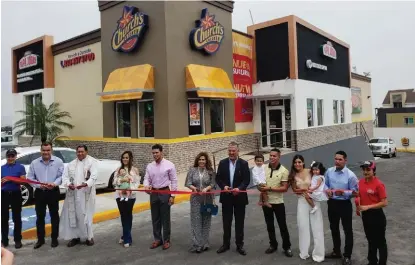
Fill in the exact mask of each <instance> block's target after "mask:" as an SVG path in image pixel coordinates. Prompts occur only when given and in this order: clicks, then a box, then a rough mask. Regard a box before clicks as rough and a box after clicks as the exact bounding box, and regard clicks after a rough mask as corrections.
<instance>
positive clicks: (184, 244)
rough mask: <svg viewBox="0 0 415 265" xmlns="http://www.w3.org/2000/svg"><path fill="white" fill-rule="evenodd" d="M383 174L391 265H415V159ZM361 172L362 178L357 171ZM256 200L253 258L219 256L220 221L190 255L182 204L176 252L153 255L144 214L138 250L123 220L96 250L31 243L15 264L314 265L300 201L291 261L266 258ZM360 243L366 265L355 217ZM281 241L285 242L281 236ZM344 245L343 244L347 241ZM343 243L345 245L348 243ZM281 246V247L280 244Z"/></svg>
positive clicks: (99, 239)
mask: <svg viewBox="0 0 415 265" xmlns="http://www.w3.org/2000/svg"><path fill="white" fill-rule="evenodd" d="M377 162H378V175H379V176H380V178H381V179H382V180H383V181H384V182H385V183H386V187H387V191H388V195H389V202H390V204H389V206H388V207H387V209H386V215H387V218H388V227H387V239H388V244H389V263H388V264H390V265H392V264H393V265H394V264H402V265H415V252H414V249H415V230H414V228H415V207H414V206H413V203H414V201H415V196H414V193H413V192H412V191H413V188H414V187H415V173H414V172H415V171H414V170H415V163H414V162H415V154H399V157H398V158H396V159H395V158H394V159H381V160H378V161H377ZM357 173H360V172H359V170H357ZM257 199H258V198H257V196H256V195H255V196H254V195H252V196H250V205H249V206H248V208H247V216H246V224H245V238H246V239H245V246H246V250H247V251H248V255H247V256H245V257H242V256H240V255H239V254H237V253H236V251H235V248H234V246H233V247H232V249H231V251H229V252H227V253H224V254H221V255H218V254H216V249H217V248H218V247H219V246H220V245H221V241H222V223H221V216H218V217H215V218H214V219H213V223H212V233H211V237H210V242H211V246H212V250H210V251H209V252H206V253H203V254H199V255H198V254H191V253H188V252H187V250H188V247H189V224H190V219H189V205H188V203H183V204H180V205H175V206H174V208H173V209H172V222H173V223H172V247H171V248H170V249H169V250H166V251H163V250H161V249H156V250H150V249H149V245H150V243H151V241H152V232H151V231H152V229H151V220H150V213H149V212H148V211H147V212H143V213H141V214H138V215H135V216H134V224H133V239H134V245H133V246H132V247H131V248H129V249H125V248H123V247H121V246H120V245H118V244H117V241H118V238H119V236H120V229H121V226H120V221H119V219H116V220H112V221H108V222H103V223H100V224H98V225H96V227H95V228H94V231H95V242H96V244H95V246H93V247H87V246H85V245H80V246H76V247H74V248H67V247H66V246H65V242H62V241H61V245H60V246H59V247H58V248H56V249H52V248H51V247H50V245H49V244H50V242H49V241H48V242H47V243H48V244H47V245H45V246H43V247H42V248H41V249H38V250H33V246H32V244H33V242H29V243H26V244H25V246H24V247H23V248H22V249H20V250H14V249H13V248H12V247H10V249H11V250H12V251H13V252H14V253H15V264H25V265H26V264H31V265H35V264H76V265H83V264H85V265H91V264H99V265H106V264H111V265H121V264H154V265H156V264H163V265H164V264H167V265H182V264H183V265H184V264H192V265H193V264H216V265H225V264H226V265H228V264H229V265H231V264H247V265H255V264H277V263H278V264H282V265H298V264H312V263H313V262H312V261H311V260H308V261H302V260H300V258H299V257H298V235H297V227H296V226H297V223H296V198H295V196H294V195H293V194H292V192H289V193H288V194H287V195H286V196H285V199H286V209H287V222H288V226H289V227H288V228H289V231H290V234H291V241H292V245H293V247H292V249H293V252H294V254H295V256H294V257H293V258H286V257H285V256H284V255H283V253H282V252H281V251H280V250H279V251H278V252H277V253H274V254H271V255H266V254H264V250H265V249H266V248H267V247H268V238H267V232H266V228H265V222H264V219H263V214H262V211H261V209H260V208H259V207H258V206H257V205H256V201H257ZM326 212H327V211H326V208H325V209H324V213H325V218H324V222H325V223H324V226H325V235H326V236H325V241H326V251H330V250H331V248H332V241H331V236H330V230H329V228H328V219H327V214H326ZM353 227H354V235H355V244H354V250H353V262H354V264H367V262H366V253H367V243H366V239H365V236H364V232H363V227H362V222H361V220H360V219H359V218H358V217H357V216H355V217H354V220H353ZM277 237H278V238H280V236H279V234H278V233H277ZM342 241H343V240H342ZM343 242H344V241H343ZM280 245H281V244H280ZM324 264H341V263H340V262H339V261H332V260H330V261H325V262H324Z"/></svg>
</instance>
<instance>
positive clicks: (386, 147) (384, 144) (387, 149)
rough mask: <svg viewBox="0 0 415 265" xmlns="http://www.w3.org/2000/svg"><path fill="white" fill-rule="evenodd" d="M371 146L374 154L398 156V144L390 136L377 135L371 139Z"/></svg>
mask: <svg viewBox="0 0 415 265" xmlns="http://www.w3.org/2000/svg"><path fill="white" fill-rule="evenodd" d="M369 148H370V150H372V153H373V156H388V157H389V158H391V157H396V154H397V150H396V144H395V141H393V139H391V138H388V137H376V138H372V139H370V141H369Z"/></svg>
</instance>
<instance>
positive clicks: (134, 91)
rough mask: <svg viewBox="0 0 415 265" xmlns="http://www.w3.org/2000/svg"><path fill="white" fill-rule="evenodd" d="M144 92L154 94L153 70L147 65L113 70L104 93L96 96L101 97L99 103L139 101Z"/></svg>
mask: <svg viewBox="0 0 415 265" xmlns="http://www.w3.org/2000/svg"><path fill="white" fill-rule="evenodd" d="M145 92H154V70H153V66H151V65H149V64H143V65H135V66H131V67H125V68H118V69H115V70H114V71H112V72H111V73H110V75H109V77H108V80H107V83H106V84H105V87H104V91H103V92H101V93H98V94H97V95H98V96H101V102H108V101H120V100H132V99H141V98H142V97H143V93H145Z"/></svg>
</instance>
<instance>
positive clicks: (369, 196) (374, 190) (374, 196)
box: [359, 177, 386, 205]
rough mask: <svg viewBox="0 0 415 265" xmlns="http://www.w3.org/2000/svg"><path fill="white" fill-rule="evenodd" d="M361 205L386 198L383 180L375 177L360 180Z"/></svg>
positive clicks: (374, 202)
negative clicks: (369, 179)
mask: <svg viewBox="0 0 415 265" xmlns="http://www.w3.org/2000/svg"><path fill="white" fill-rule="evenodd" d="M359 197H360V205H371V204H376V203H378V202H381V201H382V199H386V189H385V185H384V184H383V182H382V181H380V180H379V179H378V178H377V177H373V179H372V180H371V181H369V182H368V181H366V179H365V178H362V179H360V180H359Z"/></svg>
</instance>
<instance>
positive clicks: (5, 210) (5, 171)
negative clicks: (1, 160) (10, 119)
mask: <svg viewBox="0 0 415 265" xmlns="http://www.w3.org/2000/svg"><path fill="white" fill-rule="evenodd" d="M16 156H17V152H16V150H14V149H10V150H7V152H6V157H7V164H5V165H3V166H1V243H2V245H3V246H4V247H7V246H8V245H9V208H10V207H11V208H12V218H13V223H14V229H13V230H14V231H13V234H14V243H15V245H14V246H15V248H21V247H22V217H21V214H22V193H21V191H20V184H17V183H14V182H13V181H10V180H6V179H5V177H13V178H23V179H24V178H26V170H25V168H24V166H23V165H21V164H18V163H16Z"/></svg>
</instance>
